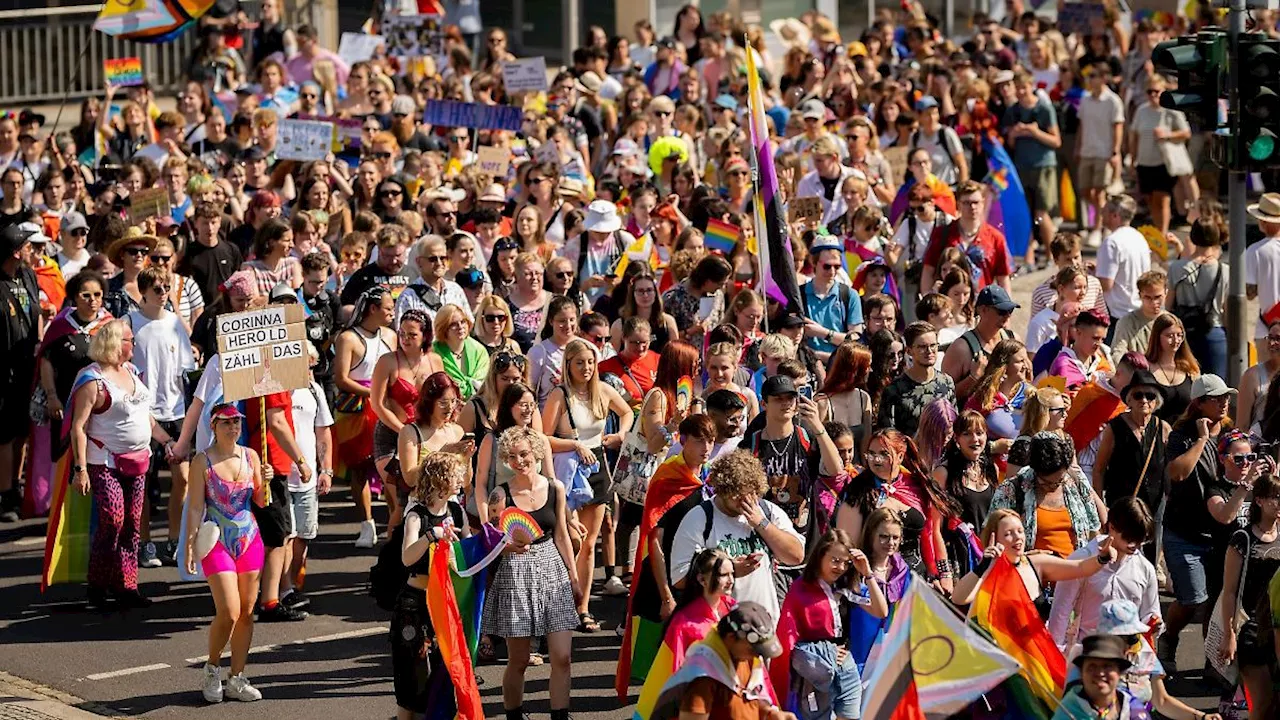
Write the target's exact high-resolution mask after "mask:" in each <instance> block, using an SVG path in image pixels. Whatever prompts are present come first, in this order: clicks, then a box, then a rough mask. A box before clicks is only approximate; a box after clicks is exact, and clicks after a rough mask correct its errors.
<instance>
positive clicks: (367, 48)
mask: <svg viewBox="0 0 1280 720" xmlns="http://www.w3.org/2000/svg"><path fill="white" fill-rule="evenodd" d="M386 44H387V39H386V38H385V37H383V36H381V35H366V34H364V33H353V32H344V33H342V41H341V42H339V43H338V57H340V58H342V60H343V61H344V62H346V63H347V65H348V66H351V65H355V64H356V63H358V62H364V61H365V60H368V59H369V58H372V57H373V54H374V53H375V52H377V51H378V47H379V46H383V47H385V46H386Z"/></svg>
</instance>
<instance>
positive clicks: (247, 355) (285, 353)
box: [217, 304, 310, 402]
mask: <svg viewBox="0 0 1280 720" xmlns="http://www.w3.org/2000/svg"><path fill="white" fill-rule="evenodd" d="M306 319H307V317H306V310H305V309H304V308H303V307H302V306H301V305H297V304H294V305H276V306H273V307H269V308H265V309H263V310H250V311H248V312H239V313H226V314H223V315H219V316H218V318H217V330H218V354H219V357H220V358H221V364H222V367H221V369H222V394H223V397H224V398H225V399H226V400H227V402H235V401H236V400H244V399H245V398H251V397H261V396H263V395H270V394H272V393H278V392H285V391H286V390H297V389H299V388H304V387H307V384H308V383H309V382H310V373H309V372H308V369H307V365H308V363H307V348H306V345H304V343H307V342H310V341H309V340H307V328H306Z"/></svg>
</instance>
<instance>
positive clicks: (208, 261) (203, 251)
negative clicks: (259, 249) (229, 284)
mask: <svg viewBox="0 0 1280 720" xmlns="http://www.w3.org/2000/svg"><path fill="white" fill-rule="evenodd" d="M243 262H244V255H242V254H241V253H240V248H238V247H236V246H235V245H233V244H231V243H229V242H225V241H224V242H219V243H218V244H217V245H215V246H213V247H209V246H207V245H202V244H200V243H198V242H192V243H189V244H188V245H187V248H186V251H185V253H184V257H183V261H182V268H181V269H180V270H179V272H180V273H181V274H183V275H186V276H187V277H190V278H191V279H192V280H194V281H195V283H196V285H198V286H199V287H200V293H201V295H203V296H204V299H205V302H207V303H212V302H213V301H214V300H215V299H217V298H218V296H219V295H221V292H220V291H219V290H218V287H219V286H220V285H222V283H224V282H226V280H227V278H229V277H231V274H232V273H234V272H235V271H236V270H239V269H240V264H241V263H243Z"/></svg>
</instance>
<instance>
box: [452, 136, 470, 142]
mask: <svg viewBox="0 0 1280 720" xmlns="http://www.w3.org/2000/svg"><path fill="white" fill-rule="evenodd" d="M449 139H450V140H452V141H454V142H466V141H467V136H466V135H450V136H449Z"/></svg>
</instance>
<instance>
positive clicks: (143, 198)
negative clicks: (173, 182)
mask: <svg viewBox="0 0 1280 720" xmlns="http://www.w3.org/2000/svg"><path fill="white" fill-rule="evenodd" d="M169 213H170V210H169V191H168V190H166V189H164V188H147V189H146V190H139V191H137V192H135V193H133V194H132V195H130V196H129V222H130V223H132V224H135V225H136V224H138V223H140V222H142V221H143V220H146V219H147V218H152V217H163V216H165V215H168V214H169Z"/></svg>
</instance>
